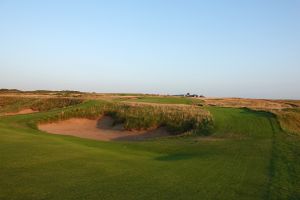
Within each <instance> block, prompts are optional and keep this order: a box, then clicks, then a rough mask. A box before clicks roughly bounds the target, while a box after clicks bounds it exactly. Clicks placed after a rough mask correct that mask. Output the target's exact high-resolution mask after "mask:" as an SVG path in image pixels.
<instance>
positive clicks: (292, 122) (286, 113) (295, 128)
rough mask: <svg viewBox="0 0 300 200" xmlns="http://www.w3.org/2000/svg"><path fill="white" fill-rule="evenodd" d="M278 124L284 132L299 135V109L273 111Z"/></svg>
mask: <svg viewBox="0 0 300 200" xmlns="http://www.w3.org/2000/svg"><path fill="white" fill-rule="evenodd" d="M273 112H274V113H275V114H276V115H277V117H278V120H279V122H280V125H281V127H282V128H283V129H284V130H285V131H286V132H290V133H294V134H299V135H300V109H299V108H293V109H284V110H278V111H273Z"/></svg>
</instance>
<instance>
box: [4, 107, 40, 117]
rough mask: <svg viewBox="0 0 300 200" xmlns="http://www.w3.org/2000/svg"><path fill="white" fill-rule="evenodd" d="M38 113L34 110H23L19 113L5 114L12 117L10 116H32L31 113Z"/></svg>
mask: <svg viewBox="0 0 300 200" xmlns="http://www.w3.org/2000/svg"><path fill="white" fill-rule="evenodd" d="M35 112H37V111H35V110H32V109H31V108H27V109H23V110H20V111H18V112H10V113H5V114H4V115H6V116H10V115H24V114H30V113H35Z"/></svg>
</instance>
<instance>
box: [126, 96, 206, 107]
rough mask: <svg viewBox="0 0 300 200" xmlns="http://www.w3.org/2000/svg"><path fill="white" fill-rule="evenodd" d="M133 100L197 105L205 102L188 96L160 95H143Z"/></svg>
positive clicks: (132, 100)
mask: <svg viewBox="0 0 300 200" xmlns="http://www.w3.org/2000/svg"><path fill="white" fill-rule="evenodd" d="M129 101H131V102H143V103H157V104H186V105H195V104H201V103H203V101H202V100H200V99H195V98H187V97H159V96H152V97H151V96H143V97H138V98H135V99H129Z"/></svg>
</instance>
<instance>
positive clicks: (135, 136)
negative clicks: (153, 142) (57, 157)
mask: <svg viewBox="0 0 300 200" xmlns="http://www.w3.org/2000/svg"><path fill="white" fill-rule="evenodd" d="M113 124H114V120H113V119H112V118H110V117H103V118H101V119H96V120H92V119H82V118H72V119H68V120H64V121H59V122H55V123H49V124H39V125H38V128H39V129H40V130H42V131H45V132H48V133H52V134H58V135H71V136H76V137H80V138H87V139H94V140H101V141H112V140H116V141H118V140H120V141H121V140H130V141H140V140H146V139H150V138H156V137H163V136H170V133H169V132H168V131H167V130H166V129H165V128H163V127H162V128H158V129H154V130H148V131H128V130H125V129H124V128H123V126H122V124H117V125H113Z"/></svg>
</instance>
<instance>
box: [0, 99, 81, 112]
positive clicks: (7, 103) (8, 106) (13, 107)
mask: <svg viewBox="0 0 300 200" xmlns="http://www.w3.org/2000/svg"><path fill="white" fill-rule="evenodd" d="M82 102H83V100H82V99H75V98H26V97H6V96H0V113H7V112H17V111H20V110H22V109H26V108H31V109H32V110H35V111H47V110H51V109H55V108H64V107H67V106H72V105H76V104H79V103H82Z"/></svg>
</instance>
